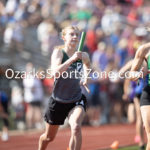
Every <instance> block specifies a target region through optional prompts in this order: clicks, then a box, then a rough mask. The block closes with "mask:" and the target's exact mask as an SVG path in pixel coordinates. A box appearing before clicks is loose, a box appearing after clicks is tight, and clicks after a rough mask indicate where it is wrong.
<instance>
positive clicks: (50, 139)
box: [40, 134, 55, 143]
mask: <svg viewBox="0 0 150 150" xmlns="http://www.w3.org/2000/svg"><path fill="white" fill-rule="evenodd" d="M40 138H41V139H43V141H45V142H47V143H49V142H52V141H53V140H54V139H55V137H54V136H50V135H46V134H44V135H41V137H40Z"/></svg>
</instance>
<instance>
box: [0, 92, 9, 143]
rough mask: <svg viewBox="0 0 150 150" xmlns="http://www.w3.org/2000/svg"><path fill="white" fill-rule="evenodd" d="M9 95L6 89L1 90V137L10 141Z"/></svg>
mask: <svg viewBox="0 0 150 150" xmlns="http://www.w3.org/2000/svg"><path fill="white" fill-rule="evenodd" d="M8 102H9V99H8V96H7V94H6V93H5V92H4V91H0V116H1V117H2V120H3V127H2V136H1V139H2V141H8V138H9V137H8V126H9V121H8V116H9V112H8Z"/></svg>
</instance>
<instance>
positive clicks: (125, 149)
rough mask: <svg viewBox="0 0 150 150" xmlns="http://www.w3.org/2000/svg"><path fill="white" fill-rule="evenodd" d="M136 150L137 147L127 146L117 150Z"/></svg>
mask: <svg viewBox="0 0 150 150" xmlns="http://www.w3.org/2000/svg"><path fill="white" fill-rule="evenodd" d="M138 149H139V147H138V146H128V147H122V148H119V149H118V150H138Z"/></svg>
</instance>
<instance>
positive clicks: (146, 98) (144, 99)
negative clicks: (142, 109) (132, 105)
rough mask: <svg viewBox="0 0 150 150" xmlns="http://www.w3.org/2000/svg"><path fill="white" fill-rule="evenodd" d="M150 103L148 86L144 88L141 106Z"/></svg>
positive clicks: (149, 88) (149, 87)
mask: <svg viewBox="0 0 150 150" xmlns="http://www.w3.org/2000/svg"><path fill="white" fill-rule="evenodd" d="M144 105H150V86H146V87H145V88H144V89H143V92H142V95H141V98H140V106H144Z"/></svg>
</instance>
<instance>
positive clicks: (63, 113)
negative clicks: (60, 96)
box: [44, 95, 87, 125]
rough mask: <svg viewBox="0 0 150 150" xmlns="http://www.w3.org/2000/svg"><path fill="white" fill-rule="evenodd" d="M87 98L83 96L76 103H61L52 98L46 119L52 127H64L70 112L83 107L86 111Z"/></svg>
mask: <svg viewBox="0 0 150 150" xmlns="http://www.w3.org/2000/svg"><path fill="white" fill-rule="evenodd" d="M86 104H87V101H86V97H85V96H84V95H82V97H81V99H80V100H79V101H78V102H75V103H67V104H66V103H60V102H58V101H56V100H54V99H53V98H52V97H50V100H49V103H48V106H47V109H46V113H45V115H44V119H45V121H46V122H47V123H49V124H51V125H63V124H64V121H65V119H66V117H67V116H68V114H69V112H70V110H72V109H73V108H74V107H75V106H78V105H81V106H82V107H83V108H84V110H85V111H86Z"/></svg>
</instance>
